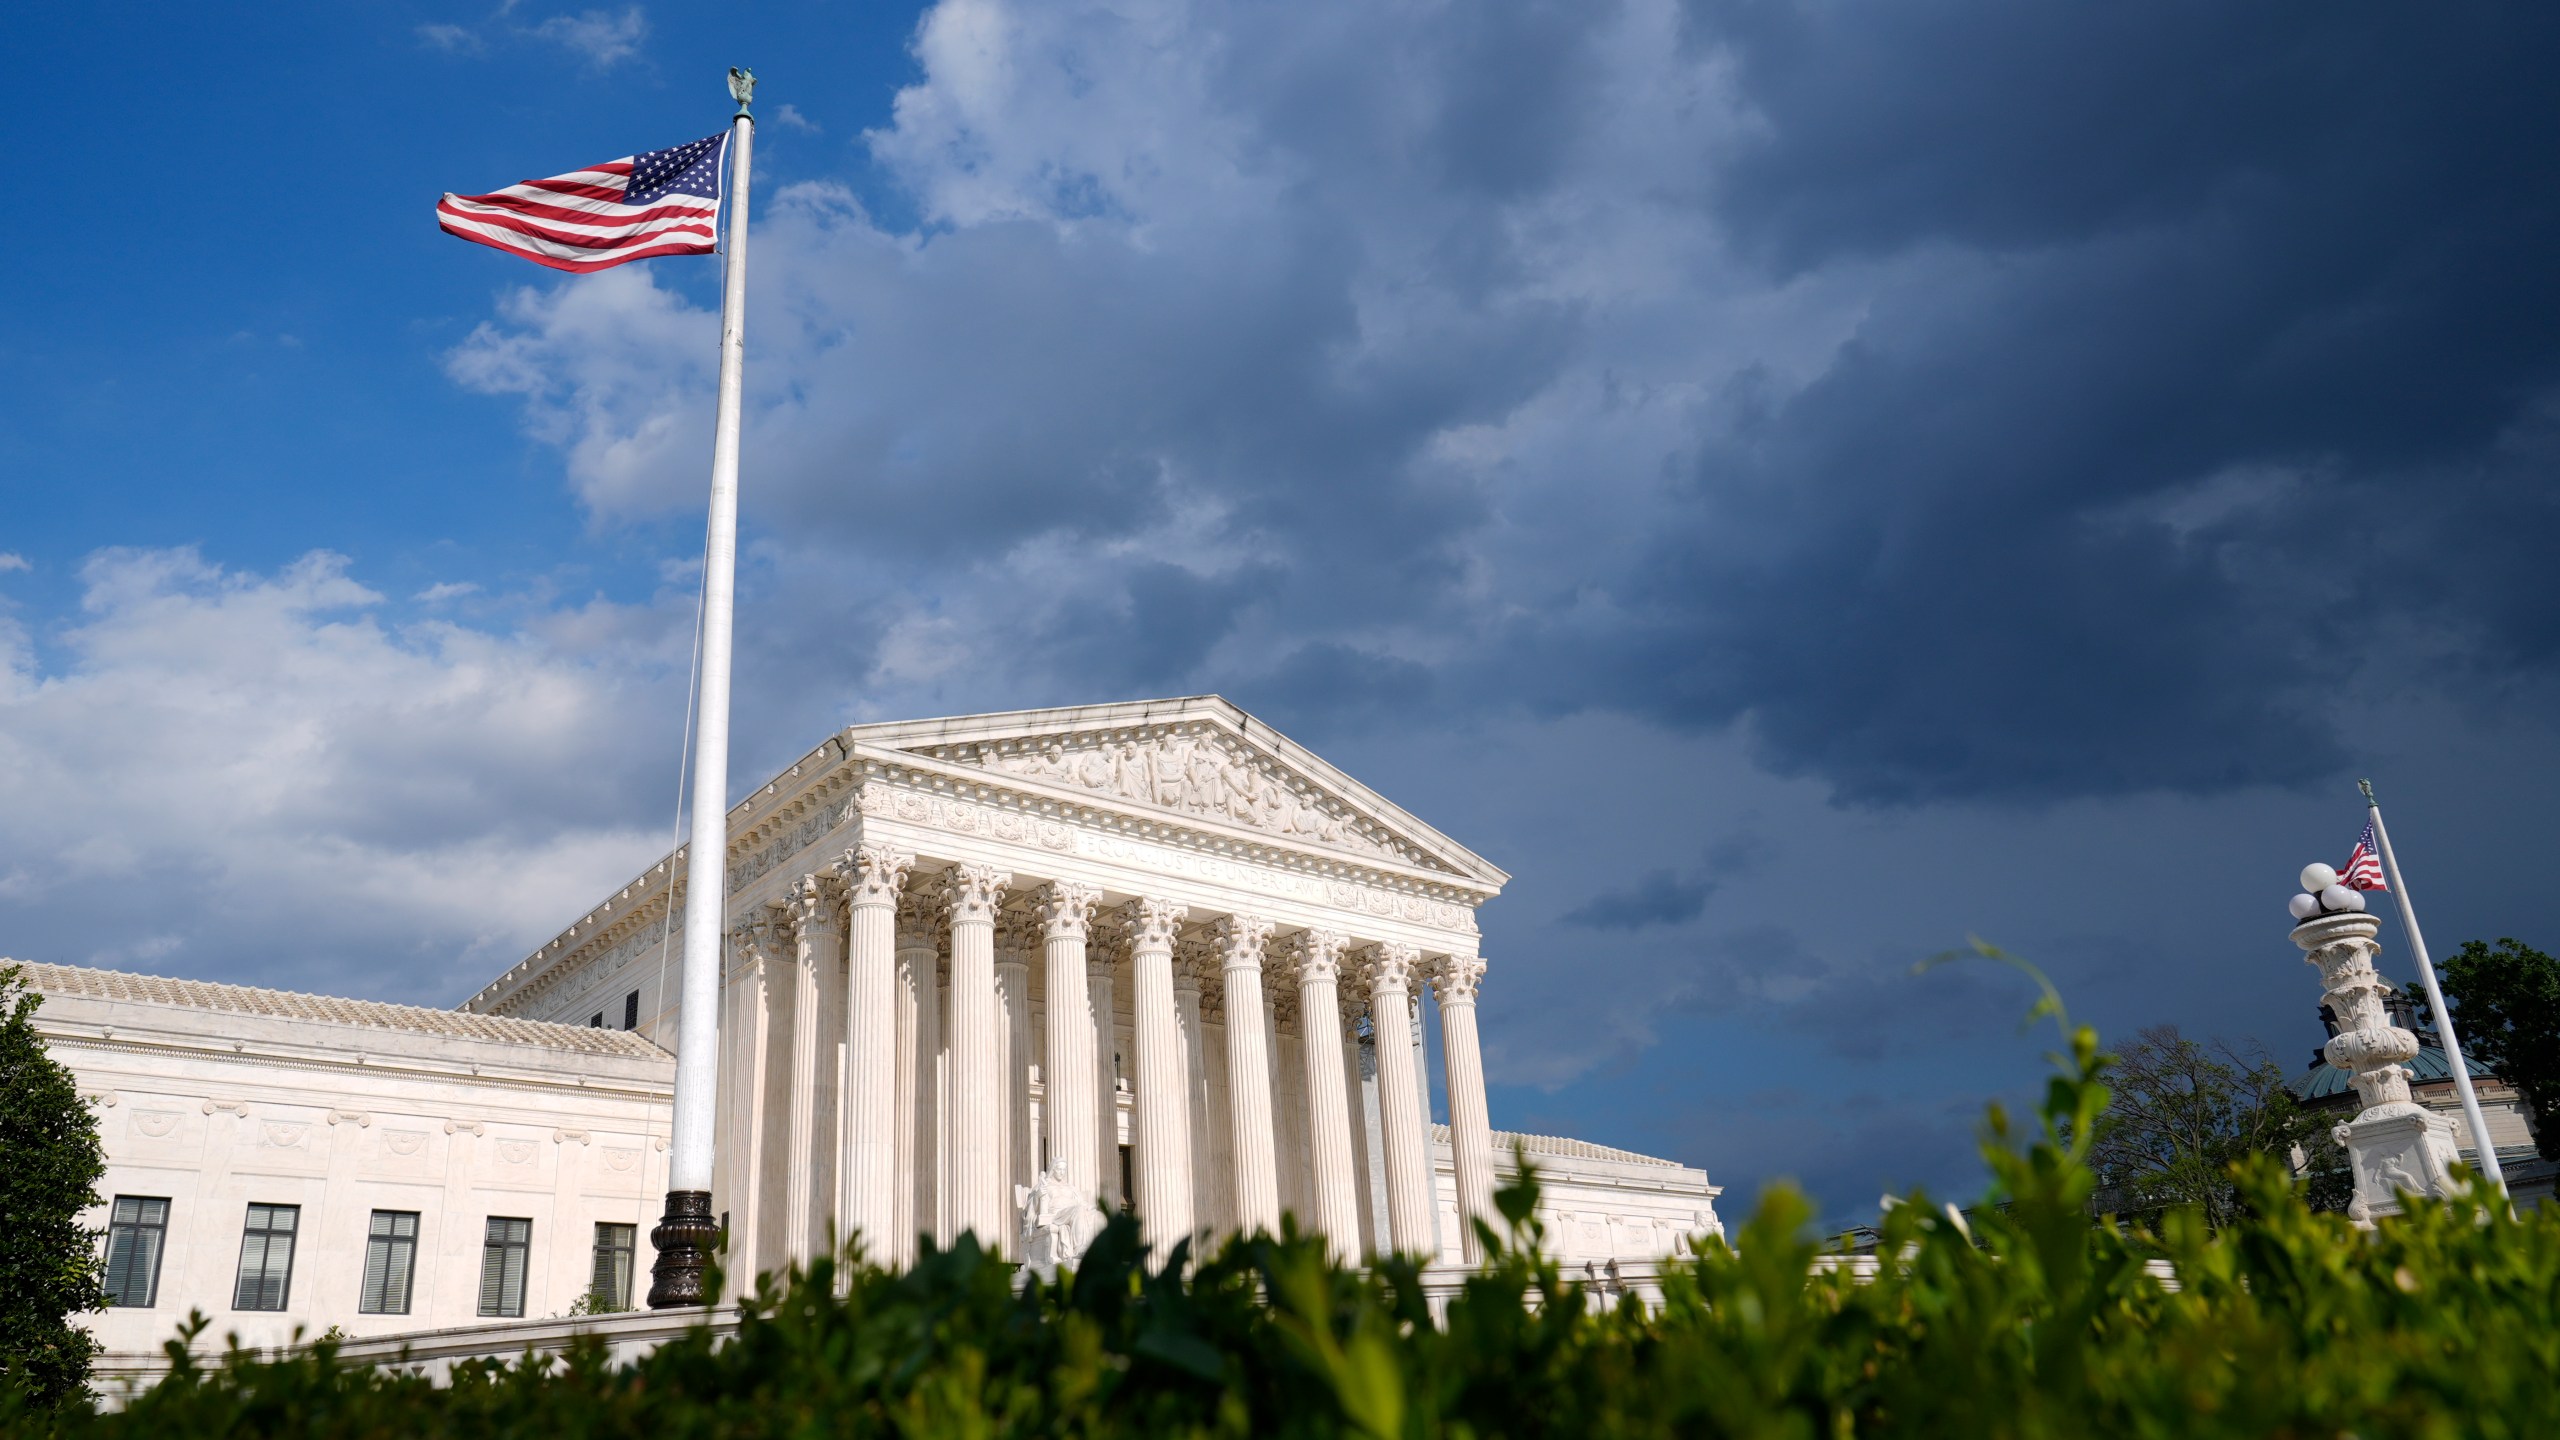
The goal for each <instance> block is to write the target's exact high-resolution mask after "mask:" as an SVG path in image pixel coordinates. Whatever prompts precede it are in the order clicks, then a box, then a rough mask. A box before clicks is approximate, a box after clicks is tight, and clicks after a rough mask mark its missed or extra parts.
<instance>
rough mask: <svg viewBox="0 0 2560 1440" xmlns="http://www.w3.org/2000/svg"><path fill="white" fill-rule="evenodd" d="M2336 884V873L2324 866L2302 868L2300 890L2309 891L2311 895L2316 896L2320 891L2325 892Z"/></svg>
mask: <svg viewBox="0 0 2560 1440" xmlns="http://www.w3.org/2000/svg"><path fill="white" fill-rule="evenodd" d="M2337 883H2338V872H2337V871H2335V870H2332V869H2330V868H2329V867H2328V866H2326V865H2305V866H2303V867H2302V888H2303V889H2304V890H2306V891H2309V892H2310V893H2311V894H2314V895H2317V894H2319V893H2320V892H2321V891H2323V890H2326V889H2328V888H2329V887H2330V886H2332V885H2335V884H2337Z"/></svg>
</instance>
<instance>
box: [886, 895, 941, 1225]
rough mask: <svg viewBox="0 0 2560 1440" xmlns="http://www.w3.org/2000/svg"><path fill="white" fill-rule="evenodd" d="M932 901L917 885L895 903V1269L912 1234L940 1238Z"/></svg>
mask: <svg viewBox="0 0 2560 1440" xmlns="http://www.w3.org/2000/svg"><path fill="white" fill-rule="evenodd" d="M935 910H936V907H935V906H934V905H933V904H932V903H931V902H930V901H929V900H928V899H927V897H926V896H924V895H923V894H921V893H919V891H917V890H909V891H908V892H907V893H906V894H905V895H904V896H902V897H900V900H899V904H898V957H897V958H898V1074H897V1082H898V1100H897V1106H898V1115H897V1126H898V1130H897V1144H898V1176H899V1180H898V1190H897V1194H896V1196H895V1197H894V1198H895V1202H896V1205H897V1216H896V1224H897V1229H896V1231H895V1232H894V1233H893V1235H892V1237H891V1242H890V1254H891V1255H892V1257H893V1258H894V1263H896V1264H897V1265H898V1266H899V1267H900V1268H904V1267H907V1266H911V1265H913V1264H915V1263H916V1254H917V1249H916V1240H917V1237H919V1236H920V1235H926V1234H930V1235H933V1236H934V1237H935V1238H936V1239H937V1240H940V1239H941V1238H942V1236H941V1230H940V1227H939V1226H937V1225H936V1224H935V1212H936V1209H937V1208H938V1206H939V1205H940V1203H941V1200H940V1187H939V1186H938V1185H937V1184H936V1183H935V1177H936V1175H937V1174H938V1173H939V1170H940V1166H941V1158H942V1140H941V1136H942V1125H941V1121H940V1118H939V1117H940V1113H941V1099H942V1096H941V1090H940V1087H939V1085H938V1084H937V1083H936V1077H937V1076H938V1075H939V1074H940V1072H941V1062H942V1006H941V1003H940V996H939V993H938V991H937V989H936V986H937V984H938V983H939V982H938V980H937V978H936V975H935V971H936V969H937V968H938V962H939V960H940V958H941V948H942V947H941V946H940V944H939V943H938V942H937V941H936V939H935V936H936V933H937V931H938V929H939V925H940V922H939V920H938V918H937V917H936V914H935Z"/></svg>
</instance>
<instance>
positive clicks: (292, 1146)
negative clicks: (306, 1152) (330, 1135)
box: [258, 1120, 311, 1150]
mask: <svg viewBox="0 0 2560 1440" xmlns="http://www.w3.org/2000/svg"><path fill="white" fill-rule="evenodd" d="M310 1133H311V1127H310V1126H308V1125H301V1124H291V1123H287V1122H285V1121H280V1120H270V1121H268V1122H267V1123H266V1124H264V1125H262V1126H260V1127H258V1143H260V1144H261V1145H264V1146H265V1147H267V1148H268V1149H270V1150H299V1149H301V1148H302V1140H303V1137H304V1136H306V1135H308V1134H310Z"/></svg>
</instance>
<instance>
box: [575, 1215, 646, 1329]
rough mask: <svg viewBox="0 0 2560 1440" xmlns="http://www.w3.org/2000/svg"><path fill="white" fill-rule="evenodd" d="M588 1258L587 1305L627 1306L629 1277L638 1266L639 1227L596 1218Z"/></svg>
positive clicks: (611, 1309) (596, 1307) (604, 1307)
mask: <svg viewBox="0 0 2560 1440" xmlns="http://www.w3.org/2000/svg"><path fill="white" fill-rule="evenodd" d="M592 1260H593V1263H592V1264H591V1265H590V1266H589V1267H588V1271H587V1304H588V1307H589V1308H590V1309H592V1310H595V1311H598V1312H619V1311H624V1310H628V1309H630V1308H631V1288H632V1284H631V1282H632V1277H633V1276H634V1275H636V1274H638V1273H639V1268H640V1227H639V1226H637V1225H627V1224H623V1223H621V1222H618V1221H613V1220H599V1221H597V1222H596V1241H595V1250H594V1253H593V1256H592Z"/></svg>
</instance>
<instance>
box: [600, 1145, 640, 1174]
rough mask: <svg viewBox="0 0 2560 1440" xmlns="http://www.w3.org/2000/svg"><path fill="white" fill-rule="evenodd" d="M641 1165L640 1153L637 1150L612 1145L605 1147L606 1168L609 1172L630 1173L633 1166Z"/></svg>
mask: <svg viewBox="0 0 2560 1440" xmlns="http://www.w3.org/2000/svg"><path fill="white" fill-rule="evenodd" d="M639 1163H640V1152H639V1151H637V1150H634V1149H631V1148H629V1147H627V1146H621V1145H610V1146H607V1147H605V1152H604V1168H606V1169H607V1170H619V1171H628V1170H629V1169H630V1168H631V1167H632V1166H634V1165H637V1164H639Z"/></svg>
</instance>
